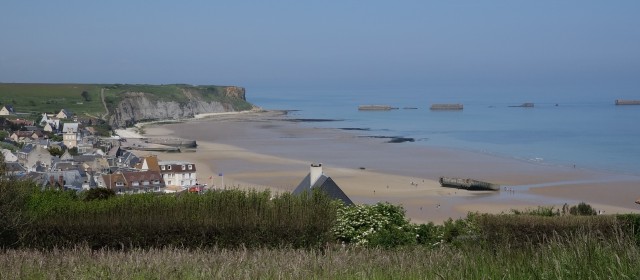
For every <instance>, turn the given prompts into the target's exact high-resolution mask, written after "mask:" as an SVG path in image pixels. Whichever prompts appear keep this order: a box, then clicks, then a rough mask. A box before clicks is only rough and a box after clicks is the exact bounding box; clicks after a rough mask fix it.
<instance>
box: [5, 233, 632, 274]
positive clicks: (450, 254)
mask: <svg viewBox="0 0 640 280" xmlns="http://www.w3.org/2000/svg"><path fill="white" fill-rule="evenodd" d="M558 238H560V237H558ZM632 244H633V241H631V240H629V239H624V238H620V239H612V240H598V239H593V238H591V236H588V235H576V236H572V237H563V238H561V239H558V240H553V241H551V242H549V243H547V244H545V245H529V246H526V247H523V248H520V249H519V250H513V249H512V248H509V247H508V246H497V247H495V248H493V250H486V249H484V248H483V247H482V246H465V247H461V248H459V247H450V246H445V247H440V248H437V249H428V248H425V247H419V246H412V247H405V248H402V249H396V250H385V249H377V248H365V247H355V248H354V247H345V248H342V247H330V248H325V249H324V250H317V249H293V248H276V249H267V248H257V249H247V248H236V249H231V250H229V249H221V248H211V249H204V250H203V249H195V250H186V249H177V248H164V249H149V250H142V249H133V250H128V251H122V250H119V251H113V250H97V251H95V250H90V249H89V248H87V247H75V248H71V249H67V250H57V249H54V250H48V251H39V250H29V249H22V250H7V251H3V252H0V278H2V279H22V278H28V279H33V278H35V279H38V278H61V279H104V278H117V279H125V278H126V279H221V278H224V279H638V278H639V277H640V266H638V265H637V264H638V263H639V261H640V252H639V251H638V247H636V246H633V245H632Z"/></svg>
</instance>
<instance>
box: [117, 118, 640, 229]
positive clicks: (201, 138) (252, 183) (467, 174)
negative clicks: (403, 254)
mask: <svg viewBox="0 0 640 280" xmlns="http://www.w3.org/2000/svg"><path fill="white" fill-rule="evenodd" d="M143 131H144V132H145V136H146V137H167V136H168V137H172V138H173V137H175V138H184V139H192V140H196V141H197V143H198V147H197V149H195V150H194V151H183V152H181V153H156V154H158V156H159V157H160V159H161V160H184V161H191V162H193V163H195V164H196V166H197V170H198V180H199V181H200V182H201V183H207V184H208V185H209V186H210V187H214V186H215V187H216V188H219V187H221V184H222V180H223V178H224V184H225V185H226V187H232V188H254V189H260V190H261V189H270V190H271V191H272V192H276V193H277V192H287V191H292V190H293V189H294V188H295V187H296V186H297V185H298V183H299V182H300V181H301V180H302V178H304V176H305V175H306V174H307V173H308V172H309V165H310V164H311V163H313V162H317V163H323V166H324V173H325V174H326V175H328V176H330V177H331V178H333V179H334V181H336V183H337V184H338V185H339V186H340V187H341V188H342V189H343V190H344V192H345V193H346V194H347V195H348V196H349V197H350V198H351V199H352V200H353V201H354V202H355V203H375V202H378V201H388V202H390V203H394V204H401V205H403V207H404V208H405V209H406V211H407V216H408V217H409V218H410V219H411V220H412V221H413V222H418V223H422V222H435V223H441V222H442V221H444V220H446V219H448V218H459V217H464V216H466V214H467V213H468V212H476V211H478V212H483V213H500V212H509V211H510V210H511V209H525V208H536V207H537V206H555V207H556V208H561V207H562V205H563V204H564V203H568V204H569V205H574V204H577V203H579V202H582V201H584V202H587V203H589V204H591V205H592V206H594V207H595V208H596V209H598V210H601V211H605V213H629V212H634V213H640V207H639V205H637V204H634V201H635V200H636V199H637V198H638V197H640V189H639V188H640V177H638V176H631V175H622V174H614V173H606V172H600V171H593V170H585V169H581V168H574V167H568V166H550V165H542V164H539V163H532V162H526V161H520V160H516V159H510V158H502V157H497V156H493V155H487V154H481V153H476V152H470V151H462V150H452V149H448V148H442V147H430V146H426V145H417V144H415V143H400V144H394V143H385V140H384V139H379V138H369V137H362V135H360V134H358V133H357V131H344V130H340V129H327V128H316V127H314V126H313V122H302V121H300V120H296V119H293V118H290V117H288V116H286V114H285V113H283V112H279V111H263V112H258V111H253V112H244V113H237V114H212V115H208V116H200V117H199V118H194V119H191V120H186V121H182V122H178V123H172V124H146V125H145V126H144V129H143ZM132 134H133V135H130V134H126V135H127V136H135V133H132ZM137 153H138V154H139V155H145V154H149V152H137ZM220 174H222V175H223V176H219V175H220ZM441 176H449V177H460V178H474V179H478V180H484V181H489V182H493V183H498V184H500V185H502V186H503V190H502V191H500V192H477V191H475V192H471V191H465V190H459V189H450V188H442V187H441V186H440V184H439V183H438V181H437V180H438V178H439V177H441ZM505 187H506V188H508V189H509V191H504V188H505Z"/></svg>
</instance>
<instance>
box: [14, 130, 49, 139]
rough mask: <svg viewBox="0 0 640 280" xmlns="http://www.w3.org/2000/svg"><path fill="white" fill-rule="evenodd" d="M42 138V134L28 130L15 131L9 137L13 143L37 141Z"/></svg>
mask: <svg viewBox="0 0 640 280" xmlns="http://www.w3.org/2000/svg"><path fill="white" fill-rule="evenodd" d="M43 137H44V134H43V133H42V132H40V131H38V130H36V131H28V130H20V131H15V132H13V133H12V134H11V136H9V138H11V140H13V141H15V142H25V141H31V140H38V139H41V138H43Z"/></svg>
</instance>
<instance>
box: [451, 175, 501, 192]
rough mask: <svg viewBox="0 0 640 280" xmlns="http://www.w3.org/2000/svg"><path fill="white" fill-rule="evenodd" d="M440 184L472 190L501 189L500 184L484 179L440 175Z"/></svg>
mask: <svg viewBox="0 0 640 280" xmlns="http://www.w3.org/2000/svg"><path fill="white" fill-rule="evenodd" d="M439 181H440V185H441V186H443V187H449V188H458V189H465V190H470V191H499V190H500V185H498V184H493V183H489V182H484V181H478V180H473V179H468V178H467V179H462V178H450V177H440V180H439Z"/></svg>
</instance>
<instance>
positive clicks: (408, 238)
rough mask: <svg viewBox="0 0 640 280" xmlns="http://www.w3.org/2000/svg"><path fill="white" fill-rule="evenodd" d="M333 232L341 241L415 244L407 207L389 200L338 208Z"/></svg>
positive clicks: (391, 245)
mask: <svg viewBox="0 0 640 280" xmlns="http://www.w3.org/2000/svg"><path fill="white" fill-rule="evenodd" d="M333 234H334V235H335V237H336V238H337V239H338V240H339V241H342V242H346V243H353V244H357V245H368V246H381V247H396V246H400V245H409V244H413V243H415V236H414V233H413V231H412V230H411V226H410V225H409V221H408V220H407V219H406V218H405V216H404V209H403V208H402V207H401V206H395V205H392V204H389V203H387V202H384V203H382V202H380V203H377V204H374V205H353V206H342V207H340V208H338V214H337V220H336V224H335V226H334V227H333Z"/></svg>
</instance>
